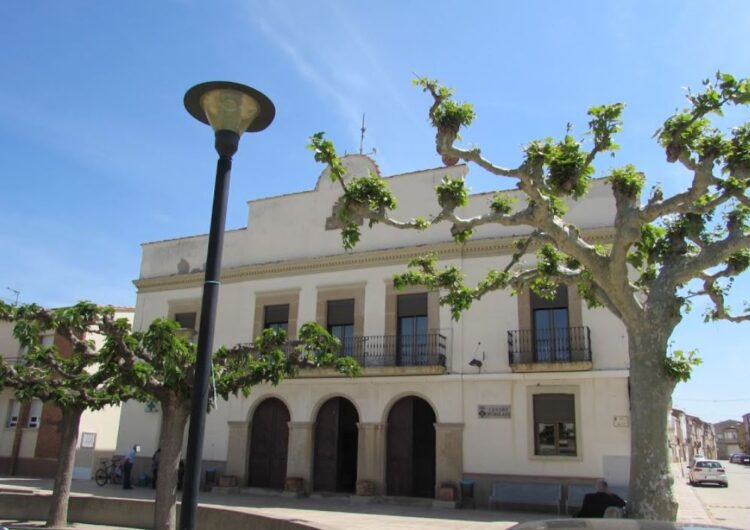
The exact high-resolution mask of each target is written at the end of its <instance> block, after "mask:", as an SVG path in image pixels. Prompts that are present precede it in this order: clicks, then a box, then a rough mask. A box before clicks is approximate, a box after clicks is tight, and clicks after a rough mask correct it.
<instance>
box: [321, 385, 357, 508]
mask: <svg viewBox="0 0 750 530" xmlns="http://www.w3.org/2000/svg"><path fill="white" fill-rule="evenodd" d="M358 421H359V414H357V409H356V408H354V405H353V404H352V402H351V401H349V400H348V399H345V398H342V397H336V398H332V399H329V400H328V401H326V402H325V403H324V404H323V406H322V407H321V408H320V410H319V411H318V416H317V418H316V420H315V455H314V460H313V489H314V490H315V491H331V492H342V493H343V492H346V493H353V492H354V490H355V485H356V482H357V445H358V444H357V442H358V431H357V422H358Z"/></svg>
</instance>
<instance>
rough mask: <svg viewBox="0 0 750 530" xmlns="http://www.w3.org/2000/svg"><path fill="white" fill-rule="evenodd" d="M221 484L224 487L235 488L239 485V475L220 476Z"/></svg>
mask: <svg viewBox="0 0 750 530" xmlns="http://www.w3.org/2000/svg"><path fill="white" fill-rule="evenodd" d="M219 486H221V487H222V488H234V487H235V486H237V477H235V476H234V475H221V476H220V477H219Z"/></svg>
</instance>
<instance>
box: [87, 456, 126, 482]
mask: <svg viewBox="0 0 750 530" xmlns="http://www.w3.org/2000/svg"><path fill="white" fill-rule="evenodd" d="M120 460H121V459H120V458H117V457H112V459H111V460H102V464H101V467H99V469H97V470H96V473H94V480H95V481H96V483H97V484H98V485H99V486H104V485H106V484H107V483H108V482H111V483H112V484H121V483H122V466H121V465H120Z"/></svg>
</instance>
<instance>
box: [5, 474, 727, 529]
mask: <svg viewBox="0 0 750 530" xmlns="http://www.w3.org/2000/svg"><path fill="white" fill-rule="evenodd" d="M674 472H675V477H676V480H675V494H676V496H677V500H678V502H679V504H680V510H679V513H678V521H681V522H701V523H707V524H717V523H719V524H720V523H721V522H720V521H714V520H712V518H711V516H710V515H709V513H708V511H707V510H706V508H705V507H704V505H703V503H702V502H701V500H700V499H699V498H698V496H697V495H696V493H695V490H694V488H691V487H690V486H688V485H687V484H686V483H685V481H684V480H680V472H679V469H677V468H675V469H674ZM51 488H52V480H51V479H31V478H20V477H0V490H16V491H18V490H21V491H38V492H49V491H50V490H51ZM73 492H74V494H76V495H86V496H102V497H118V498H132V499H153V497H154V491H153V490H152V489H148V488H135V489H132V490H127V491H126V490H123V489H122V487H120V486H116V485H107V486H104V487H99V486H97V485H96V483H94V481H87V480H76V481H74V482H73ZM200 502H201V504H205V505H213V506H218V507H222V508H231V509H234V510H238V511H247V512H253V513H258V514H262V515H268V516H271V517H274V518H282V519H293V520H296V521H300V522H301V521H308V522H310V523H312V525H313V526H315V527H318V528H324V529H330V530H336V529H338V530H360V529H361V530H364V529H375V528H378V529H381V528H388V529H389V530H407V529H417V530H418V529H427V528H430V529H437V530H489V529H493V530H501V529H505V528H509V527H511V526H513V525H514V524H516V523H517V522H520V521H530V520H534V519H549V518H552V517H553V516H551V515H550V514H540V513H533V512H507V511H490V510H479V509H477V510H453V509H444V508H433V507H431V506H424V505H423V504H422V503H420V502H414V503H408V502H405V503H401V502H399V503H396V502H372V503H361V502H352V501H350V500H349V499H348V498H346V497H323V496H318V495H315V496H312V497H309V498H301V499H297V498H287V497H282V496H278V495H276V496H265V495H247V494H238V493H230V494H225V493H215V492H202V493H201V494H200ZM0 522H3V523H4V524H6V525H7V524H8V523H11V527H16V528H21V526H19V525H18V524H17V523H16V522H13V521H3V520H2V517H1V516H0ZM722 522H723V521H722ZM723 523H724V524H726V522H723ZM25 527H27V528H33V527H41V524H40V523H38V522H37V523H34V522H26V523H25ZM75 527H76V528H80V529H84V530H85V529H96V528H102V527H97V526H95V525H83V524H78V525H75ZM108 528H112V527H108Z"/></svg>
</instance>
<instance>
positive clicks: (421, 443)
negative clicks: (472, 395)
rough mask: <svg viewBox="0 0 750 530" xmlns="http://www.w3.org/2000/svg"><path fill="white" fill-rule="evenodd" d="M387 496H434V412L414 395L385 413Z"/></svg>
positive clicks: (402, 400) (400, 401)
mask: <svg viewBox="0 0 750 530" xmlns="http://www.w3.org/2000/svg"><path fill="white" fill-rule="evenodd" d="M386 494H387V495H396V496H402V497H427V498H433V497H434V496H435V411H433V410H432V407H431V406H430V404H429V403H427V402H426V401H425V400H424V399H421V398H418V397H416V396H407V397H405V398H402V399H400V400H399V401H397V402H396V404H394V405H393V407H392V408H391V411H390V412H389V413H388V435H387V443H386Z"/></svg>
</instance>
